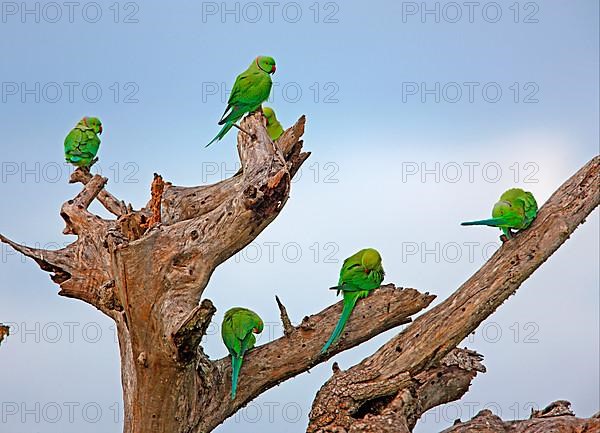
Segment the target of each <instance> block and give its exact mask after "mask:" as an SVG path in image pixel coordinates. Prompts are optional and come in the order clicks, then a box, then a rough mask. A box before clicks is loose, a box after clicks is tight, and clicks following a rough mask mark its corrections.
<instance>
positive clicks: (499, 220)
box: [460, 218, 509, 227]
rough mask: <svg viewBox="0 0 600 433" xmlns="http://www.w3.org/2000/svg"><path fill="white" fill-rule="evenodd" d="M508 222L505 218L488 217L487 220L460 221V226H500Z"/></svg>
mask: <svg viewBox="0 0 600 433" xmlns="http://www.w3.org/2000/svg"><path fill="white" fill-rule="evenodd" d="M507 224H509V222H508V221H507V220H506V219H505V218H490V219H487V220H479V221H467V222H464V223H460V225H461V226H492V227H500V226H504V225H507Z"/></svg>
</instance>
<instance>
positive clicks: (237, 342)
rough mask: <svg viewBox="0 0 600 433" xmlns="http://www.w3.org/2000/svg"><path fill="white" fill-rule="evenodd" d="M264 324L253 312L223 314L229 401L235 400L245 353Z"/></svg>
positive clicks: (222, 331)
mask: <svg viewBox="0 0 600 433" xmlns="http://www.w3.org/2000/svg"><path fill="white" fill-rule="evenodd" d="M263 328H264V323H263V321H262V319H261V318H260V317H259V316H258V314H256V313H255V312H254V311H251V310H248V309H247V308H240V307H236V308H232V309H230V310H228V311H227V312H226V313H225V317H224V318H223V324H222V325H221V336H222V337H223V343H225V346H227V349H228V350H229V354H230V355H231V399H232V400H233V399H235V394H236V391H237V382H238V377H239V374H240V369H241V368H242V360H243V358H244V355H245V354H246V352H247V351H248V350H250V349H252V348H253V347H254V344H255V343H256V337H255V336H254V334H260V333H261V332H262V331H263Z"/></svg>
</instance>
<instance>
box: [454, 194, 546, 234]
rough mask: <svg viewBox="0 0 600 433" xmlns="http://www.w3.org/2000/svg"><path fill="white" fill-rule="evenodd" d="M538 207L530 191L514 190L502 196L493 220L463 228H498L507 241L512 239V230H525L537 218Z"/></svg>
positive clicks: (494, 209) (495, 207)
mask: <svg viewBox="0 0 600 433" xmlns="http://www.w3.org/2000/svg"><path fill="white" fill-rule="evenodd" d="M537 211H538V205H537V202H536V201H535V198H534V197H533V194H531V193H530V192H529V191H523V190H522V189H521V188H512V189H509V190H508V191H506V192H505V193H504V194H502V195H501V196H500V200H499V201H498V202H497V203H496V204H495V205H494V208H493V209H492V218H491V219H487V220H480V221H468V222H463V223H461V225H463V226H482V225H483V226H490V227H498V228H499V229H500V230H502V232H503V233H504V235H505V236H506V238H507V239H511V238H512V229H514V230H524V229H526V228H527V227H529V226H530V225H531V223H532V221H533V220H534V219H535V217H536V216H537Z"/></svg>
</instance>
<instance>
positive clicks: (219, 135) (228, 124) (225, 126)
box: [205, 122, 234, 147]
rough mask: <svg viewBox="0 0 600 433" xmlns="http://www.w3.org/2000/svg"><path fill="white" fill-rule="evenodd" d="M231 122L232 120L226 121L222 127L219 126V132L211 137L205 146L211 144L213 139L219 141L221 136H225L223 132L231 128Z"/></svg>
mask: <svg viewBox="0 0 600 433" xmlns="http://www.w3.org/2000/svg"><path fill="white" fill-rule="evenodd" d="M233 124H234V122H227V123H225V125H223V127H222V128H221V130H220V131H219V133H218V134H217V136H216V137H215V138H213V139H212V140H211V141H210V143H208V144H207V145H206V146H205V147H208V146H210V145H211V144H213V143H214V142H215V141H219V140H221V139H222V138H223V137H225V134H227V133H228V132H229V130H230V129H231V128H233Z"/></svg>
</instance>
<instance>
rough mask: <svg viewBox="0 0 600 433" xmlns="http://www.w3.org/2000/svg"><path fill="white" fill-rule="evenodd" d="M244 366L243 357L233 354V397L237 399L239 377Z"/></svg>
mask: <svg viewBox="0 0 600 433" xmlns="http://www.w3.org/2000/svg"><path fill="white" fill-rule="evenodd" d="M241 368H242V357H241V356H232V357H231V399H232V400H234V399H235V394H236V392H237V383H238V377H239V375H240V370H241Z"/></svg>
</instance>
